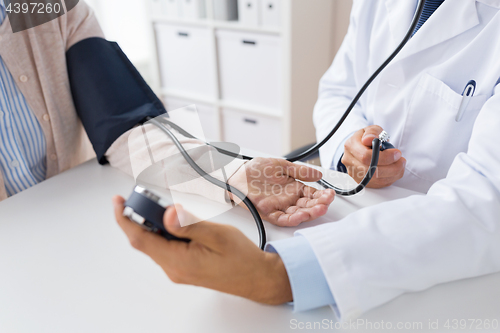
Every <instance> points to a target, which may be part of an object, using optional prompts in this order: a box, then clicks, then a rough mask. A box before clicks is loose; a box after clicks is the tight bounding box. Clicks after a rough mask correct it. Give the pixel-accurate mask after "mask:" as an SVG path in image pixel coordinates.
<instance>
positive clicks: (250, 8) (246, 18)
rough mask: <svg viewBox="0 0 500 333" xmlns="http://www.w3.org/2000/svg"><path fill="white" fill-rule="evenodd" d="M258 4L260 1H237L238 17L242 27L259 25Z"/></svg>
mask: <svg viewBox="0 0 500 333" xmlns="http://www.w3.org/2000/svg"><path fill="white" fill-rule="evenodd" d="M259 2H260V0H238V16H239V21H240V23H241V24H242V25H246V26H254V27H255V26H259V25H260V12H259Z"/></svg>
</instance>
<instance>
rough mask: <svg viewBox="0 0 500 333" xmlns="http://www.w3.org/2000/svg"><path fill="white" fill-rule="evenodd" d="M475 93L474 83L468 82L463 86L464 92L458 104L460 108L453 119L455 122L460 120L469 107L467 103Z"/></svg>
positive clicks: (472, 81)
mask: <svg viewBox="0 0 500 333" xmlns="http://www.w3.org/2000/svg"><path fill="white" fill-rule="evenodd" d="M475 91H476V81H474V80H470V81H469V82H468V83H467V85H466V86H465V89H464V92H463V93H462V103H460V108H459V109H458V112H457V116H456V118H455V121H456V122H459V121H461V120H462V118H463V116H464V114H465V110H467V107H468V106H469V103H470V101H471V99H472V96H474V92H475Z"/></svg>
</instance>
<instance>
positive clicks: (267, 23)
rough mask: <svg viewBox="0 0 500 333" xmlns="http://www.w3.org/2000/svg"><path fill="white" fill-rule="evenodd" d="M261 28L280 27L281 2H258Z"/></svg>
mask: <svg viewBox="0 0 500 333" xmlns="http://www.w3.org/2000/svg"><path fill="white" fill-rule="evenodd" d="M260 1H261V4H260V17H261V21H262V26H264V27H279V26H280V25H281V13H282V9H281V0H260Z"/></svg>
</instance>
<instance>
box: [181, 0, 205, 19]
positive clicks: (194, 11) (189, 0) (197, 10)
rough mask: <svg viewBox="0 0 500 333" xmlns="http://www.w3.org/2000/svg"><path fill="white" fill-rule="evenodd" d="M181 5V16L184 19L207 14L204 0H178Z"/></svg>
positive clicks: (196, 17) (202, 16)
mask: <svg viewBox="0 0 500 333" xmlns="http://www.w3.org/2000/svg"><path fill="white" fill-rule="evenodd" d="M178 1H180V5H181V9H180V11H181V13H182V17H183V18H186V19H193V20H194V19H200V18H205V17H206V15H207V11H206V5H205V0H178Z"/></svg>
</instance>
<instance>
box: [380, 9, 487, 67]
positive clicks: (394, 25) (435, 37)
mask: <svg viewBox="0 0 500 333" xmlns="http://www.w3.org/2000/svg"><path fill="white" fill-rule="evenodd" d="M403 2H406V1H400V0H399V1H398V0H387V8H388V10H389V11H390V12H389V18H390V20H391V23H390V25H391V31H392V32H393V33H392V34H393V36H396V38H398V39H397V40H399V42H400V41H401V40H402V39H403V37H404V33H405V32H406V29H407V28H404V29H403V28H402V27H409V26H410V24H411V23H410V21H411V19H412V17H413V14H414V13H415V11H416V5H415V3H414V1H409V2H410V3H411V4H403ZM409 14H411V15H409ZM410 16H411V17H410ZM408 17H410V19H408ZM478 24H479V16H478V13H477V8H476V0H445V2H444V3H443V4H442V5H441V6H440V7H439V8H438V9H437V10H436V11H435V12H434V14H432V16H431V17H430V18H429V19H428V20H427V22H426V23H425V24H424V25H423V26H422V28H420V30H419V31H418V32H417V33H416V34H415V35H414V37H413V38H412V39H411V40H410V41H409V42H408V44H407V45H406V46H405V48H404V49H403V50H402V51H401V53H400V54H399V55H398V57H397V58H396V61H400V60H403V59H405V58H408V57H409V56H411V55H414V54H416V53H418V52H421V51H424V50H426V49H428V48H430V47H433V46H436V45H438V44H442V43H444V42H445V41H447V40H449V39H451V38H453V37H456V36H458V35H460V34H462V33H464V32H466V31H467V30H469V29H471V28H473V27H475V26H476V25H478ZM396 30H400V31H397V32H396ZM403 30H405V31H403Z"/></svg>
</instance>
